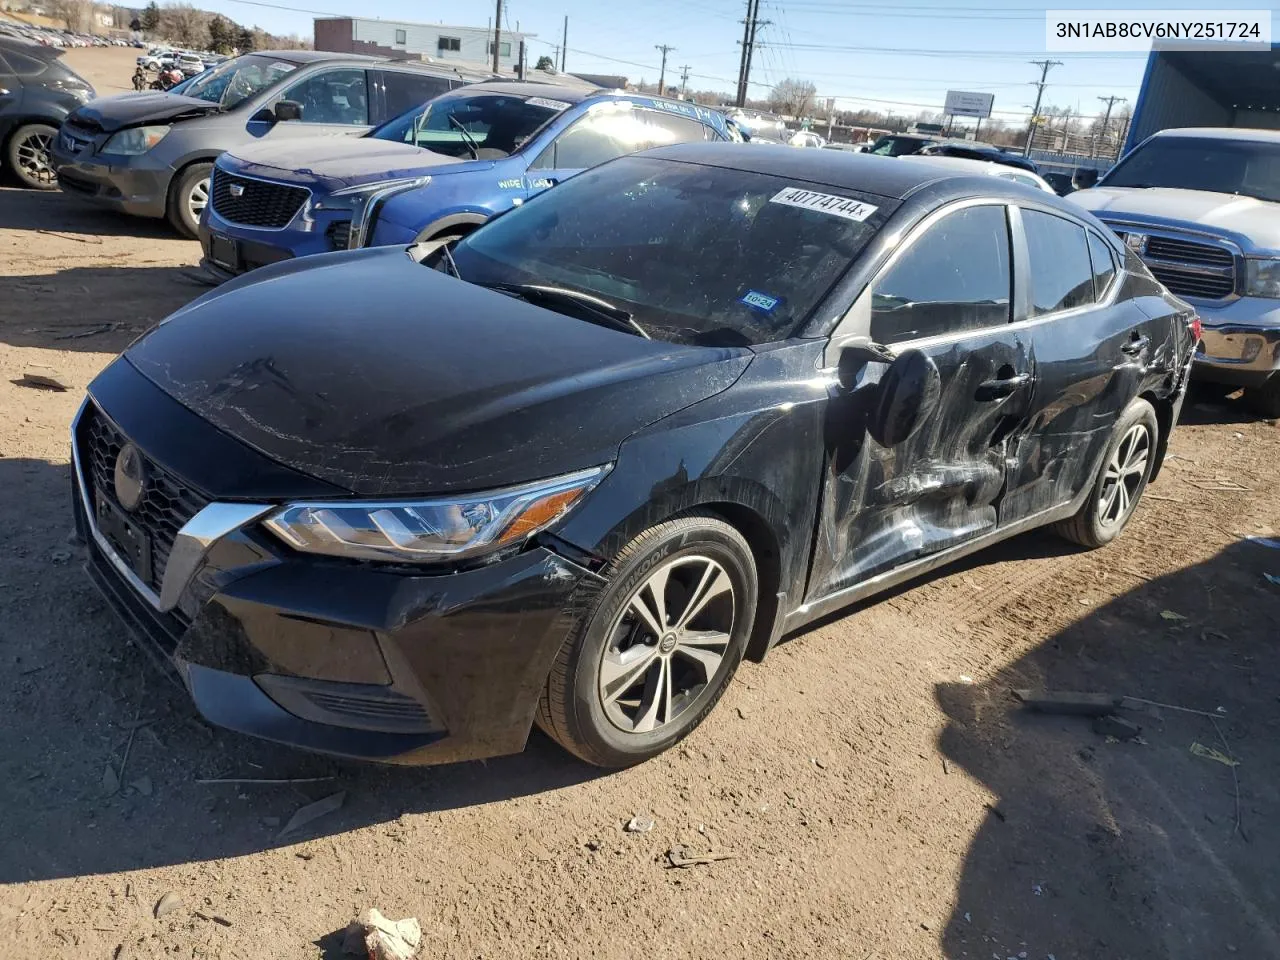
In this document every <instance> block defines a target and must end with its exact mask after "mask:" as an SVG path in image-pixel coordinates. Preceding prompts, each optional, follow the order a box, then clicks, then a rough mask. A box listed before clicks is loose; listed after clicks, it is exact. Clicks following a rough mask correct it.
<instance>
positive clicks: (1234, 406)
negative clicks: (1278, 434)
mask: <svg viewBox="0 0 1280 960" xmlns="http://www.w3.org/2000/svg"><path fill="white" fill-rule="evenodd" d="M1266 421H1267V418H1266V417H1264V416H1262V414H1260V413H1258V412H1257V411H1256V410H1254V409H1252V408H1251V407H1250V406H1249V404H1248V402H1247V401H1246V400H1245V399H1244V396H1243V395H1242V392H1241V391H1240V390H1235V389H1233V388H1231V387H1221V386H1218V385H1217V384H1200V383H1192V384H1191V389H1190V391H1189V393H1188V394H1187V399H1186V403H1184V404H1183V407H1182V415H1181V416H1180V417H1179V418H1178V423H1179V424H1180V425H1182V426H1223V425H1227V424H1236V423H1257V422H1266Z"/></svg>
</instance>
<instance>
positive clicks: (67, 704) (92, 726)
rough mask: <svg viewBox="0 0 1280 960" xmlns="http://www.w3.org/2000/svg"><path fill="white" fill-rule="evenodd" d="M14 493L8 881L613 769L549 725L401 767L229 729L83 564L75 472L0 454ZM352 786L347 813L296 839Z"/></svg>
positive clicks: (5, 816)
mask: <svg viewBox="0 0 1280 960" xmlns="http://www.w3.org/2000/svg"><path fill="white" fill-rule="evenodd" d="M0 490H4V491H5V495H4V496H3V497H0V543H4V544H5V550H3V551H0V596H3V602H0V637H3V638H4V647H3V653H2V654H0V656H2V657H3V659H0V663H3V664H4V667H5V669H4V670H3V671H0V703H3V704H4V705H5V714H6V716H5V719H4V722H3V723H0V823H4V824H6V825H7V826H8V829H6V830H3V831H0V884H9V883H19V882H25V881H29V880H42V879H50V878H55V877H69V876H83V875H90V874H100V873H113V872H116V871H120V870H131V869H138V868H143V867H149V866H157V865H163V864H175V863H188V862H198V861H206V860H213V859H220V858H224V857H232V856H236V855H240V854H245V853H253V852H257V851H261V850H264V849H268V848H271V847H273V846H278V845H281V844H287V843H293V842H296V841H298V840H304V839H308V838H311V837H315V836H318V835H330V834H336V833H342V832H345V831H348V830H352V829H356V828H359V827H361V826H365V825H369V824H376V823H385V822H390V821H394V820H396V819H397V818H398V817H400V816H401V815H402V814H404V813H406V812H414V813H417V812H428V811H440V810H448V809H452V808H457V807H467V806H475V805H481V804H487V803H491V802H494V801H498V800H505V799H509V798H512V797H520V796H526V795H530V794H539V793H545V792H547V791H552V790H557V789H560V788H563V787H566V786H570V785H573V784H577V783H581V782H584V781H586V780H590V779H592V778H595V777H597V776H600V775H601V771H600V770H598V769H596V768H593V767H589V766H587V765H586V764H583V763H581V762H580V761H577V760H575V759H573V758H571V757H570V756H569V755H568V754H566V753H565V752H564V751H563V750H561V749H560V748H559V747H557V746H555V745H554V744H553V743H552V742H551V741H550V740H548V739H547V738H545V737H544V736H542V735H541V734H540V733H538V732H536V730H535V732H534V733H533V735H532V736H531V738H530V742H529V745H528V749H526V750H525V752H524V753H522V754H519V755H516V756H511V757H503V758H498V759H494V760H489V761H484V762H479V761H477V762H473V763H460V764H452V765H448V766H440V767H393V766H375V765H369V764H363V763H354V762H346V761H342V760H335V759H330V758H326V757H321V756H317V755H312V754H306V753H302V752H299V751H296V750H292V749H289V748H285V747H280V746H277V745H274V744H271V743H267V742H264V741H259V740H254V739H250V738H247V737H243V736H240V735H237V734H234V733H230V732H228V731H224V730H220V729H215V728H213V727H211V726H209V725H208V724H206V723H205V722H204V721H203V720H202V719H201V718H200V717H199V715H198V714H197V713H196V711H195V710H194V708H193V707H192V705H191V703H190V700H189V699H188V698H187V695H186V692H185V691H184V690H182V689H180V688H178V686H177V685H176V684H174V683H173V682H171V680H170V679H168V678H167V677H166V676H165V675H163V674H162V673H161V672H160V671H159V670H158V669H157V668H156V666H155V665H154V664H153V663H152V661H151V659H150V657H149V656H148V655H147V654H146V653H145V652H144V651H143V650H142V649H140V648H139V647H138V646H137V645H135V643H134V642H133V640H132V639H131V637H130V635H129V634H128V632H127V630H126V629H125V627H124V626H123V625H122V624H121V623H120V621H119V620H118V619H117V617H116V616H115V615H114V614H113V613H112V612H111V611H110V610H109V608H108V607H107V606H106V604H105V603H104V602H103V601H102V600H101V599H100V598H99V597H98V595H97V594H96V592H95V590H94V588H93V587H92V586H91V584H90V582H89V580H88V577H87V576H86V574H85V573H84V572H83V570H82V569H80V561H81V557H82V553H81V548H79V547H77V546H75V545H73V544H71V543H70V542H69V541H68V536H67V535H68V533H69V532H70V529H71V525H72V523H71V515H70V510H69V509H68V505H69V503H70V498H71V477H70V468H69V467H68V466H66V465H55V464H51V463H48V462H46V461H43V460H36V459H24V458H9V459H0ZM220 781H235V782H220ZM244 781H258V782H244ZM265 781H271V782H265ZM336 793H344V794H345V797H344V801H343V804H342V806H341V809H339V810H337V811H336V812H334V813H332V814H329V815H328V816H326V817H324V818H323V819H321V820H317V821H316V822H314V823H311V824H308V825H307V826H305V827H304V828H302V829H300V830H297V831H296V832H294V833H292V834H289V835H286V836H283V837H282V836H281V831H282V829H283V827H284V825H286V824H287V823H288V821H289V820H290V818H291V817H292V816H293V814H294V813H295V812H297V810H298V809H299V808H301V807H304V806H306V805H307V804H308V803H311V802H313V801H315V800H318V799H322V798H325V797H329V796H332V795H334V794H336Z"/></svg>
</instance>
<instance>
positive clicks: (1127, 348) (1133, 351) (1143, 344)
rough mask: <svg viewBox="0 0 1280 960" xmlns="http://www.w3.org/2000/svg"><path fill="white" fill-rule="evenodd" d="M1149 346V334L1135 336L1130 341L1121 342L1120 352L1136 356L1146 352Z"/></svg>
mask: <svg viewBox="0 0 1280 960" xmlns="http://www.w3.org/2000/svg"><path fill="white" fill-rule="evenodd" d="M1149 346H1151V338H1150V337H1148V336H1141V337H1134V338H1133V339H1132V340H1130V341H1129V342H1128V343H1125V344H1121V346H1120V352H1121V353H1123V354H1125V355H1127V356H1130V357H1136V356H1138V355H1139V354H1141V353H1143V352H1145V351H1146V349H1147V347H1149Z"/></svg>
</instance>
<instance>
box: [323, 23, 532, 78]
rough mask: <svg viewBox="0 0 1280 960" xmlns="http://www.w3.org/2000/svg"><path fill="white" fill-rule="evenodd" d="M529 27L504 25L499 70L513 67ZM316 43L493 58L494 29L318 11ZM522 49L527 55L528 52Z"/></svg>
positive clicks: (415, 55) (405, 55)
mask: <svg viewBox="0 0 1280 960" xmlns="http://www.w3.org/2000/svg"><path fill="white" fill-rule="evenodd" d="M533 36H536V34H532V33H517V32H515V31H512V30H503V31H502V34H501V39H500V41H499V45H498V64H499V68H500V71H501V72H502V73H514V72H515V70H516V66H517V64H518V63H519V60H520V43H521V41H522V40H524V39H525V38H527V37H533ZM315 48H316V49H317V50H328V51H331V52H334V53H365V54H370V55H373V56H382V57H396V58H399V59H403V60H417V59H419V58H421V57H430V58H432V59H435V60H445V61H457V62H465V63H471V64H492V63H493V30H491V29H487V28H485V27H456V26H450V25H448V24H442V23H410V22H407V21H397V20H369V19H364V18H361V17H316V18H315ZM527 56H528V55H527V54H526V58H527Z"/></svg>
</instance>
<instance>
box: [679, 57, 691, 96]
mask: <svg viewBox="0 0 1280 960" xmlns="http://www.w3.org/2000/svg"><path fill="white" fill-rule="evenodd" d="M688 95H689V65H688V64H687V63H686V64H685V65H684V66H683V67H681V68H680V96H681V97H687V96H688Z"/></svg>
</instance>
